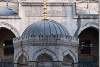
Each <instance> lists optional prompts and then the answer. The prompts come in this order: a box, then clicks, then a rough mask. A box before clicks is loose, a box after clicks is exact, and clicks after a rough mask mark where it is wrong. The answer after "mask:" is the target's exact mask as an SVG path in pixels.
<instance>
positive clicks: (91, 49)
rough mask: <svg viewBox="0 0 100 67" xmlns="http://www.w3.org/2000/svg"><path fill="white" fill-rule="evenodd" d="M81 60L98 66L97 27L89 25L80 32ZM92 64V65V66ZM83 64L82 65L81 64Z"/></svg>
mask: <svg viewBox="0 0 100 67" xmlns="http://www.w3.org/2000/svg"><path fill="white" fill-rule="evenodd" d="M78 37H79V62H80V63H81V64H83V62H84V63H85V62H86V63H87V62H90V63H91V64H93V65H94V66H93V65H92V66H93V67H98V59H99V31H98V29H97V28H95V27H87V28H85V29H84V30H82V31H81V33H80V34H79V36H78ZM91 64H90V66H91ZM80 66H81V65H80Z"/></svg>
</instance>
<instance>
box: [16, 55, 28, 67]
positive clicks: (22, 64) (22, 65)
mask: <svg viewBox="0 0 100 67" xmlns="http://www.w3.org/2000/svg"><path fill="white" fill-rule="evenodd" d="M17 67H28V64H27V58H26V57H25V56H24V55H23V54H22V55H21V56H19V58H18V60H17Z"/></svg>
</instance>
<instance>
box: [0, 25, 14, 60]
mask: <svg viewBox="0 0 100 67" xmlns="http://www.w3.org/2000/svg"><path fill="white" fill-rule="evenodd" d="M15 37H16V36H15V34H14V33H13V32H12V31H11V30H9V29H7V28H5V27H0V46H2V47H1V48H0V53H1V54H0V57H7V58H8V59H9V60H11V59H12V60H13V56H14V47H13V38H15Z"/></svg>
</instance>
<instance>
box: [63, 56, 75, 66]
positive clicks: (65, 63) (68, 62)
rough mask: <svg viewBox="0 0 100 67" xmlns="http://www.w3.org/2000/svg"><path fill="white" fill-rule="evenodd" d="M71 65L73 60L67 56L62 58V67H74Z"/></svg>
mask: <svg viewBox="0 0 100 67" xmlns="http://www.w3.org/2000/svg"><path fill="white" fill-rule="evenodd" d="M73 63H74V60H73V58H72V57H71V56H70V55H69V54H67V55H65V56H64V57H63V63H62V66H63V67H74V64H73Z"/></svg>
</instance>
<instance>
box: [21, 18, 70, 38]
mask: <svg viewBox="0 0 100 67" xmlns="http://www.w3.org/2000/svg"><path fill="white" fill-rule="evenodd" d="M68 35H69V33H68V32H67V30H66V29H65V28H64V27H63V26H62V25H61V24H59V23H57V22H56V21H53V20H42V21H40V22H37V23H33V24H31V25H30V26H29V27H27V28H26V30H25V31H24V32H23V34H22V37H36V36H38V37H66V36H68Z"/></svg>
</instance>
